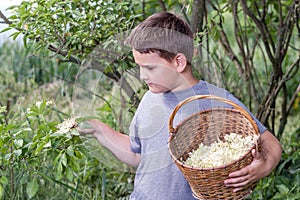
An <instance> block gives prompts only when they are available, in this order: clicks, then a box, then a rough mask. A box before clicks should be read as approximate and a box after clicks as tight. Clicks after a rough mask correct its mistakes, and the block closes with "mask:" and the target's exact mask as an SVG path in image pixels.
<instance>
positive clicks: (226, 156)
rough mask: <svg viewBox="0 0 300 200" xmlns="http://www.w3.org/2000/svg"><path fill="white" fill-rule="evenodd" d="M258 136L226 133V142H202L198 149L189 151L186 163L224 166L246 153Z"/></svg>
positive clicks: (195, 165)
mask: <svg viewBox="0 0 300 200" xmlns="http://www.w3.org/2000/svg"><path fill="white" fill-rule="evenodd" d="M258 137H259V136H251V135H248V136H246V137H243V136H241V135H238V134H236V133H230V134H228V135H225V142H223V141H221V140H218V141H216V142H214V143H212V144H211V145H209V146H207V145H203V144H202V143H201V144H200V145H199V147H198V149H196V150H195V151H193V152H190V153H189V158H188V159H187V160H186V161H185V164H186V165H189V166H193V167H200V168H213V167H218V166H223V165H225V164H228V163H230V162H232V161H235V160H237V159H239V158H241V157H242V156H243V155H245V154H246V152H247V151H249V150H250V149H251V147H252V146H253V145H254V144H255V143H257V140H258Z"/></svg>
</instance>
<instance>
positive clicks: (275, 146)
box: [261, 131, 282, 178]
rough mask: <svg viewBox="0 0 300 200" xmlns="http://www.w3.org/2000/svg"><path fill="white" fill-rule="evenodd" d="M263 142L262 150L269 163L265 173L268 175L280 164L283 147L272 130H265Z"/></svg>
mask: <svg viewBox="0 0 300 200" xmlns="http://www.w3.org/2000/svg"><path fill="white" fill-rule="evenodd" d="M261 142H262V143H261V145H262V149H261V150H262V153H263V156H264V158H265V160H266V164H267V166H266V174H265V176H267V175H269V174H270V173H271V172H272V171H273V169H274V168H275V167H276V166H277V165H278V163H279V161H280V159H281V154H282V147H281V144H280V142H279V141H278V140H277V138H276V137H275V136H274V135H273V134H272V133H271V132H270V131H265V132H264V133H263V134H262V135H261ZM262 178H263V177H262Z"/></svg>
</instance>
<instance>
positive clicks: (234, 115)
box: [168, 95, 259, 200]
mask: <svg viewBox="0 0 300 200" xmlns="http://www.w3.org/2000/svg"><path fill="white" fill-rule="evenodd" d="M199 99H211V100H217V101H221V102H223V103H226V104H229V105H231V106H233V108H225V107H223V108H212V109H209V110H204V111H200V112H198V113H196V114H193V115H192V116H190V117H188V118H187V119H185V120H184V121H182V122H181V123H180V124H179V125H177V127H176V128H174V127H173V120H174V117H175V115H176V113H177V111H178V110H179V109H180V108H181V107H182V106H183V105H184V104H187V103H189V102H191V101H194V100H199ZM169 131H170V137H169V143H168V148H169V151H170V154H171V157H172V159H173V160H174V161H175V164H176V165H177V167H178V168H179V169H180V170H181V171H182V173H183V175H184V176H185V178H186V180H187V181H188V182H189V184H190V186H191V189H192V191H193V194H194V196H195V197H196V198H198V199H205V200H208V199H212V200H216V199H218V200H219V199H243V198H245V197H247V196H248V195H249V194H250V193H251V192H252V191H253V189H254V188H255V186H256V183H249V184H248V185H246V186H245V187H244V189H243V190H240V191H238V192H233V188H231V187H226V186H225V185H224V180H226V179H227V178H228V175H229V173H231V172H234V171H237V170H239V169H241V168H243V167H245V166H247V165H249V164H250V163H251V162H252V160H253V157H252V154H251V150H252V149H250V150H249V151H248V152H247V153H246V154H245V155H244V156H243V157H241V158H240V159H238V160H236V161H234V162H231V163H228V164H226V165H224V166H220V167H216V168H196V167H191V166H187V165H185V164H184V162H185V161H186V160H187V159H188V157H189V153H190V152H192V151H194V150H196V149H197V148H198V147H199V144H200V143H204V144H205V145H209V144H211V143H213V142H214V141H216V138H218V137H219V138H220V139H221V140H222V139H223V138H224V135H225V134H229V133H236V134H241V135H243V136H246V135H258V134H259V132H258V128H257V125H256V123H255V121H254V120H253V119H252V118H251V116H250V115H249V114H248V112H247V111H245V110H244V109H243V108H242V107H240V106H238V105H236V104H235V103H233V102H231V101H228V100H226V99H223V98H220V97H216V96H211V95H198V96H193V97H190V98H188V99H186V100H184V101H182V102H180V103H179V104H178V105H177V106H176V107H175V109H174V111H173V113H172V114H171V116H170V119H169ZM252 148H257V145H255V144H254V145H253V147H252Z"/></svg>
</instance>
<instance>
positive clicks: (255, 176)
mask: <svg viewBox="0 0 300 200" xmlns="http://www.w3.org/2000/svg"><path fill="white" fill-rule="evenodd" d="M252 155H253V161H252V162H251V164H250V165H248V166H246V167H244V168H242V169H241V170H239V171H236V172H232V173H230V174H229V178H228V179H227V180H225V181H224V183H225V185H226V186H228V187H233V188H234V189H233V192H237V191H239V190H242V189H243V187H244V186H245V185H247V184H248V183H251V182H255V181H258V180H259V179H261V178H262V177H264V176H265V174H266V173H267V171H268V170H267V165H266V160H265V158H264V156H263V154H262V152H257V151H256V149H253V150H252Z"/></svg>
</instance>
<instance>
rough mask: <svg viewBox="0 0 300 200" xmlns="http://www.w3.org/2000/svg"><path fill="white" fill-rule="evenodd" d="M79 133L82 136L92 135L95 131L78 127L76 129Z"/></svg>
mask: <svg viewBox="0 0 300 200" xmlns="http://www.w3.org/2000/svg"><path fill="white" fill-rule="evenodd" d="M76 129H77V131H78V132H79V133H83V134H93V133H94V132H95V131H96V130H95V129H93V128H87V129H81V128H80V127H77V128H76Z"/></svg>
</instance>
